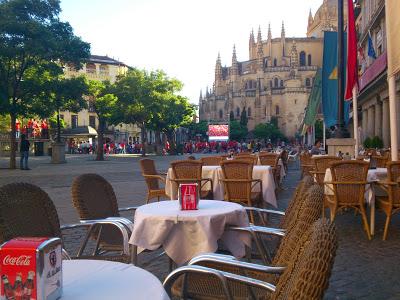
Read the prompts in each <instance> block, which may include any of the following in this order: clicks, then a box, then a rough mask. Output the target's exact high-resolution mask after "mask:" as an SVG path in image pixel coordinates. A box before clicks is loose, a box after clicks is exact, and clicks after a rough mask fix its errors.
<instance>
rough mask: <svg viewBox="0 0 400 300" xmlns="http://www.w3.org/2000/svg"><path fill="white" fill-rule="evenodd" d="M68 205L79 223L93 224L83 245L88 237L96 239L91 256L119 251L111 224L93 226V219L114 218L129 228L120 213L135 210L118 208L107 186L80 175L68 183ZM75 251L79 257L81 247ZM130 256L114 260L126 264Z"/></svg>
mask: <svg viewBox="0 0 400 300" xmlns="http://www.w3.org/2000/svg"><path fill="white" fill-rule="evenodd" d="M71 193H72V204H73V206H74V207H75V209H76V210H77V212H78V214H79V218H80V221H81V223H82V224H93V226H91V228H90V230H89V231H88V233H87V238H86V240H85V243H86V242H87V240H88V239H89V238H92V239H93V240H96V244H97V245H96V249H95V253H96V254H98V253H106V252H109V253H111V252H120V251H121V250H122V245H123V242H122V239H121V236H120V235H118V231H119V229H117V228H116V227H115V226H112V225H97V222H96V220H99V219H100V220H101V219H107V218H110V219H117V220H119V221H120V222H122V223H124V224H125V225H126V226H128V227H131V228H130V230H132V228H133V224H132V223H131V221H129V220H128V219H125V218H122V217H121V216H120V214H119V213H120V212H126V211H133V210H135V209H136V207H126V208H121V209H119V208H118V202H117V198H116V196H115V193H114V189H113V188H112V186H111V184H110V183H109V182H108V181H107V180H105V179H104V178H103V177H101V176H100V175H98V174H82V175H79V176H78V177H76V178H75V179H74V180H73V182H72V189H71ZM85 246H86V244H84V245H83V247H82V248H81V249H80V250H79V255H80V254H82V252H83V249H84V247H85ZM129 259H131V258H130V256H125V257H124V256H122V257H117V259H116V260H122V261H124V262H129Z"/></svg>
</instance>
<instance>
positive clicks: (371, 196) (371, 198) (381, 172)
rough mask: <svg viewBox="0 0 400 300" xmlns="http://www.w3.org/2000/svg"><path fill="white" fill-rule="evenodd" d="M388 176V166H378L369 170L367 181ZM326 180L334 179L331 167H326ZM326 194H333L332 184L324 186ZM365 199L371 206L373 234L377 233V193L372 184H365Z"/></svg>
mask: <svg viewBox="0 0 400 300" xmlns="http://www.w3.org/2000/svg"><path fill="white" fill-rule="evenodd" d="M386 177H387V169H386V168H376V169H370V170H368V175H367V181H368V182H373V181H379V180H382V179H384V178H386ZM324 181H325V182H329V181H332V173H331V169H330V168H328V169H326V172H325V177H324ZM324 193H325V195H333V186H332V184H326V185H325V188H324ZM364 197H365V201H366V202H367V203H368V205H369V206H370V227H371V234H372V235H374V234H375V193H374V189H373V188H371V185H369V184H367V185H365V195H364Z"/></svg>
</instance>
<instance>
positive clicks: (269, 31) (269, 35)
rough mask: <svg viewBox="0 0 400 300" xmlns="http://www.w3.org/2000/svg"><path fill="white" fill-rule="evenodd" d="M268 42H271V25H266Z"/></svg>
mask: <svg viewBox="0 0 400 300" xmlns="http://www.w3.org/2000/svg"><path fill="white" fill-rule="evenodd" d="M268 40H269V41H270V40H272V33H271V23H268Z"/></svg>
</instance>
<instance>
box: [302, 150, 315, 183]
mask: <svg viewBox="0 0 400 300" xmlns="http://www.w3.org/2000/svg"><path fill="white" fill-rule="evenodd" d="M300 168H301V178H303V177H304V176H305V175H311V173H310V171H312V170H313V169H314V164H313V162H312V156H311V154H310V153H309V152H308V151H306V152H302V153H300Z"/></svg>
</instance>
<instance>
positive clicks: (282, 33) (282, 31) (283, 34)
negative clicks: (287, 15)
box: [281, 21, 285, 38]
mask: <svg viewBox="0 0 400 300" xmlns="http://www.w3.org/2000/svg"><path fill="white" fill-rule="evenodd" d="M281 37H282V38H284V37H285V23H284V22H283V21H282V30H281Z"/></svg>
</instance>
